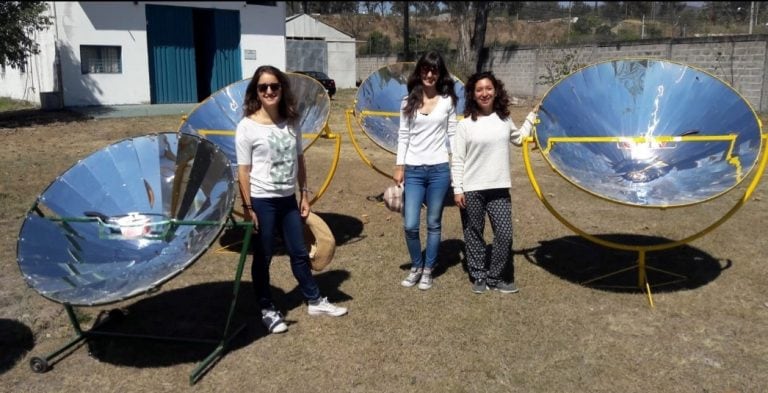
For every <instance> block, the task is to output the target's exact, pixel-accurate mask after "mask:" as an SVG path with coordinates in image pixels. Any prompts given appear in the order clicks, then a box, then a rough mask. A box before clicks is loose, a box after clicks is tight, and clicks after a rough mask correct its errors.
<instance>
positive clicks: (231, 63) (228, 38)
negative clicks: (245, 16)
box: [210, 10, 243, 93]
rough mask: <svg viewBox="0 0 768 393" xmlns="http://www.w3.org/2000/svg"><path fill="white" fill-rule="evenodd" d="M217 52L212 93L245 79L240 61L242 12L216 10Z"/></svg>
mask: <svg viewBox="0 0 768 393" xmlns="http://www.w3.org/2000/svg"><path fill="white" fill-rule="evenodd" d="M213 16H214V21H213V24H214V26H215V28H214V30H215V32H216V33H215V37H216V38H215V48H216V49H215V51H214V55H213V69H212V71H211V81H210V83H211V92H212V93H213V92H216V91H217V90H219V89H221V88H223V87H225V86H227V85H229V84H232V83H235V82H237V81H239V80H241V79H243V69H242V64H241V60H240V12H239V11H228V10H214V14H213Z"/></svg>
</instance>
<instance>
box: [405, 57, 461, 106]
mask: <svg viewBox="0 0 768 393" xmlns="http://www.w3.org/2000/svg"><path fill="white" fill-rule="evenodd" d="M424 68H433V69H436V70H437V72H438V73H439V74H440V77H439V78H437V83H436V84H435V88H437V94H440V95H443V96H444V95H448V96H449V97H451V101H452V102H453V106H454V107H455V106H456V101H457V99H458V98H457V97H456V92H455V91H454V90H453V85H454V82H453V78H452V77H451V74H450V73H449V72H448V67H446V66H445V61H444V60H443V57H442V56H440V54H439V53H437V52H435V51H430V52H427V53H425V54H423V55H422V56H421V58H420V59H419V61H418V62H416V68H415V69H414V70H413V72H412V73H411V76H409V77H408V98H407V99H406V104H405V107H404V108H403V111H404V112H405V115H406V117H408V118H409V119H412V118H413V115H414V114H415V113H416V109H418V108H421V103H422V100H423V99H424V86H423V85H422V81H421V70H422V69H424Z"/></svg>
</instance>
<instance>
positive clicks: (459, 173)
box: [451, 72, 538, 293]
mask: <svg viewBox="0 0 768 393" xmlns="http://www.w3.org/2000/svg"><path fill="white" fill-rule="evenodd" d="M465 92H466V107H465V111H464V119H462V120H461V121H460V122H459V124H458V126H457V128H456V137H455V138H454V139H453V145H452V146H451V150H452V153H453V155H452V157H451V176H452V182H453V193H454V200H455V202H456V205H457V206H458V207H459V208H460V209H461V210H460V211H461V222H462V228H463V231H464V243H465V246H466V255H467V268H468V270H469V275H470V279H471V280H472V291H473V292H475V293H483V292H485V291H486V290H488V289H493V290H498V291H500V292H502V293H515V292H517V291H518V289H517V286H516V285H515V281H514V265H513V264H512V204H511V198H510V195H509V188H510V187H511V185H512V179H511V177H510V166H509V159H510V143H512V144H515V145H517V146H520V145H521V144H522V142H523V140H524V139H525V138H526V137H527V136H528V135H530V132H531V127H532V125H533V122H534V121H535V120H536V110H537V109H538V108H535V109H534V111H533V112H531V113H529V114H528V116H527V117H526V119H525V121H524V122H523V126H522V127H521V128H520V129H518V128H517V126H515V123H514V122H513V121H512V119H511V118H510V117H509V96H508V95H507V92H506V91H505V90H504V84H503V83H502V82H501V81H499V80H498V79H496V77H495V76H494V75H493V73H491V72H480V73H477V74H474V75H472V76H471V77H470V78H469V81H468V82H467V84H466V86H465ZM486 214H487V215H488V218H489V220H490V222H491V228H492V229H493V248H492V252H491V258H490V263H488V260H487V258H486V243H485V240H484V238H483V231H484V230H485V216H486ZM508 267H509V268H510V270H511V277H510V278H509V279H505V278H504V277H502V275H503V274H504V272H505V270H506V269H507V268H508Z"/></svg>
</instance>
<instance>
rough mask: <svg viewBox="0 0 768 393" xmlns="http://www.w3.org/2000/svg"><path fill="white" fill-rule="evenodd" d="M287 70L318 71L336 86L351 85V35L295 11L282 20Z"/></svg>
mask: <svg viewBox="0 0 768 393" xmlns="http://www.w3.org/2000/svg"><path fill="white" fill-rule="evenodd" d="M285 37H286V52H287V53H286V62H287V67H288V71H322V72H325V73H326V74H328V76H329V77H331V78H332V79H334V80H335V81H336V87H338V88H341V89H345V88H352V87H355V77H356V75H357V71H356V70H357V62H356V61H355V58H356V51H355V38H354V37H351V36H349V35H347V34H344V33H343V32H341V31H339V30H337V29H335V28H333V27H331V26H329V25H327V24H325V23H323V22H320V21H319V20H317V19H315V18H313V17H311V16H310V15H307V14H297V15H293V16H290V17H288V18H286V20H285Z"/></svg>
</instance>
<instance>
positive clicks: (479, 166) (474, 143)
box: [451, 112, 536, 194]
mask: <svg viewBox="0 0 768 393" xmlns="http://www.w3.org/2000/svg"><path fill="white" fill-rule="evenodd" d="M535 120H536V113H534V112H531V113H529V114H528V116H527V117H526V118H525V121H524V122H523V126H522V127H521V128H520V129H519V130H518V129H517V127H516V126H515V123H514V122H513V121H512V119H511V118H507V119H506V120H501V119H500V118H499V116H498V115H497V114H496V113H495V112H494V113H492V114H491V115H489V116H478V118H477V120H475V121H473V120H472V118H471V117H466V118H464V119H462V120H461V121H460V122H459V124H458V126H457V127H456V137H455V138H454V139H453V147H452V149H451V150H452V152H453V155H452V156H451V178H452V182H453V193H454V194H463V193H464V192H467V191H479V190H490V189H494V188H509V187H510V186H511V185H512V179H511V176H510V167H509V152H510V149H509V144H510V143H513V144H515V145H517V146H520V145H521V144H522V143H523V140H524V139H525V138H526V137H528V135H530V134H531V127H532V125H533V122H534V121H535Z"/></svg>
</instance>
